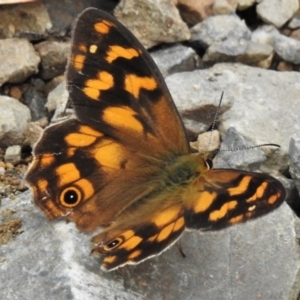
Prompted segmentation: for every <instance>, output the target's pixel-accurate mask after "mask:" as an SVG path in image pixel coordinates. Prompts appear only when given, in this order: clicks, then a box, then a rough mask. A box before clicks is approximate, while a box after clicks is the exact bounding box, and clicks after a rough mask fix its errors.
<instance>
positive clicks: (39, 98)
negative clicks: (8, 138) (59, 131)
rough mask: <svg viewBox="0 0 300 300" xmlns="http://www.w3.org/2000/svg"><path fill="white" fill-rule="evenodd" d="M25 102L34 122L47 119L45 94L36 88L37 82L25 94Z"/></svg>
mask: <svg viewBox="0 0 300 300" xmlns="http://www.w3.org/2000/svg"><path fill="white" fill-rule="evenodd" d="M39 81H40V80H39ZM24 102H25V104H27V106H28V107H29V109H30V113H31V117H32V121H37V120H39V119H41V118H44V117H47V112H46V111H45V103H46V99H45V96H44V93H43V92H42V91H39V89H38V88H37V87H36V86H35V81H33V82H32V83H31V85H29V86H28V89H27V90H26V92H25V93H24Z"/></svg>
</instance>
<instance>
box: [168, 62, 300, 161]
mask: <svg viewBox="0 0 300 300" xmlns="http://www.w3.org/2000/svg"><path fill="white" fill-rule="evenodd" d="M166 82H167V84H168V87H169V89H170V91H171V94H172V95H173V98H174V101H175V103H176V106H177V107H178V109H179V111H180V112H181V113H182V114H183V115H184V112H185V111H187V110H194V111H195V112H197V108H200V107H202V106H205V105H211V104H214V105H215V106H217V105H218V103H219V99H220V97H221V93H222V92H224V97H223V104H222V107H221V108H223V112H222V111H221V116H220V117H219V118H220V119H221V121H220V126H219V130H220V131H221V133H224V132H225V131H227V129H228V128H229V127H235V128H236V130H237V131H238V132H240V133H241V134H242V135H244V136H246V137H248V138H251V139H252V140H253V143H254V144H256V145H259V144H264V143H276V144H279V145H280V146H281V151H282V154H283V156H285V155H287V152H288V145H289V142H290V141H289V140H290V137H291V136H292V135H293V134H294V133H295V132H299V131H300V122H299V115H298V112H299V111H300V99H299V94H300V85H299V82H300V74H299V73H298V72H276V71H270V70H264V69H259V68H254V67H249V66H244V65H241V64H217V65H215V66H213V67H212V68H210V69H206V70H196V71H193V72H184V73H178V74H174V75H171V76H169V77H167V79H166ZM183 119H184V121H185V120H186V121H187V122H185V125H186V126H187V127H188V129H189V130H191V131H194V132H197V131H198V132H199V131H200V130H203V124H202V125H201V123H200V122H201V118H200V119H199V120H197V121H196V120H195V118H193V120H192V119H188V118H186V117H184V118H183ZM209 126H210V124H206V129H207V128H208V127H209ZM204 128H205V127H204Z"/></svg>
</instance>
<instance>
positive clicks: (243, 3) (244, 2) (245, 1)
mask: <svg viewBox="0 0 300 300" xmlns="http://www.w3.org/2000/svg"><path fill="white" fill-rule="evenodd" d="M255 2H256V0H238V5H237V9H238V10H245V9H247V8H249V7H251V6H252V5H253V4H254V3H255Z"/></svg>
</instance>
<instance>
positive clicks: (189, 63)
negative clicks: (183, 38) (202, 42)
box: [150, 45, 200, 77]
mask: <svg viewBox="0 0 300 300" xmlns="http://www.w3.org/2000/svg"><path fill="white" fill-rule="evenodd" d="M150 54H151V56H152V58H153V60H154V61H155V63H156V65H157V66H158V68H159V70H160V72H161V73H162V75H163V76H164V77H166V76H168V75H170V74H173V73H177V72H184V71H193V70H195V69H197V68H199V65H200V61H199V60H200V59H199V56H198V55H197V54H196V52H195V51H194V50H193V49H192V48H190V47H185V46H182V45H176V46H172V47H170V48H167V49H162V50H158V51H155V52H151V53H150Z"/></svg>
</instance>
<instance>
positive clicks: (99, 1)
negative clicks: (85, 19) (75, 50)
mask: <svg viewBox="0 0 300 300" xmlns="http://www.w3.org/2000/svg"><path fill="white" fill-rule="evenodd" d="M41 2H42V3H43V4H44V5H45V7H46V8H47V11H48V13H49V16H50V18H51V22H52V24H53V31H55V32H58V33H59V34H61V33H66V32H68V31H69V30H70V27H71V26H72V24H73V22H74V21H75V19H76V17H77V15H78V14H80V13H81V12H82V11H83V10H84V9H86V8H88V7H95V8H99V9H102V10H104V11H107V12H109V13H112V11H113V9H114V7H115V6H116V5H117V4H118V2H119V0H109V1H107V0H76V2H74V1H69V0H51V1H49V0H42V1H41ZM75 3H76V5H74V4H75Z"/></svg>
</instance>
